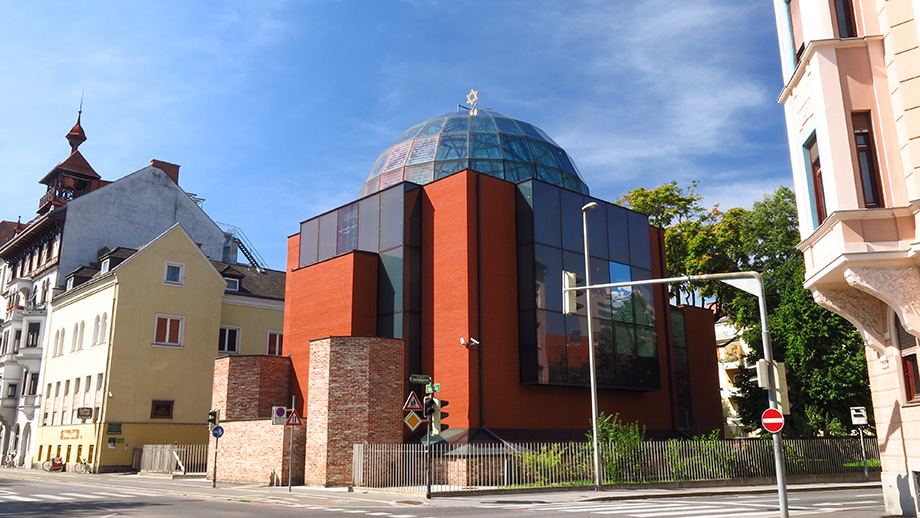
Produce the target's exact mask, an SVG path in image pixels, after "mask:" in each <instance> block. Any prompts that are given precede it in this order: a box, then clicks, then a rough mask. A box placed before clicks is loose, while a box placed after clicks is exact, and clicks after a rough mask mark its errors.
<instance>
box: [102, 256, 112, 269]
mask: <svg viewBox="0 0 920 518" xmlns="http://www.w3.org/2000/svg"><path fill="white" fill-rule="evenodd" d="M111 266H112V260H111V259H108V258H106V259H103V260H102V265H101V266H100V267H99V271H101V272H102V273H105V272H107V271H109V268H111Z"/></svg>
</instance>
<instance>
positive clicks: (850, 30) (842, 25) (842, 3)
mask: <svg viewBox="0 0 920 518" xmlns="http://www.w3.org/2000/svg"><path fill="white" fill-rule="evenodd" d="M851 2H852V0H836V1H835V7H836V14H837V31H838V32H839V34H840V37H841V38H854V37H856V23H855V19H854V17H853V4H852V3H851Z"/></svg>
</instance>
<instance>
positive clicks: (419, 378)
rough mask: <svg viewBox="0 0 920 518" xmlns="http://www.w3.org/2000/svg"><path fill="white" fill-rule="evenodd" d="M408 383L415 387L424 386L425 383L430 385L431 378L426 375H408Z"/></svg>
mask: <svg viewBox="0 0 920 518" xmlns="http://www.w3.org/2000/svg"><path fill="white" fill-rule="evenodd" d="M409 383H414V384H416V385H424V384H426V383H431V376H429V375H427V374H410V375H409Z"/></svg>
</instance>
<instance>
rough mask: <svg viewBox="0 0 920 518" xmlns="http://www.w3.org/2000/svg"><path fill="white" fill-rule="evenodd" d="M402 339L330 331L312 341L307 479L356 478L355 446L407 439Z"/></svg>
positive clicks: (338, 481) (335, 482)
mask: <svg viewBox="0 0 920 518" xmlns="http://www.w3.org/2000/svg"><path fill="white" fill-rule="evenodd" d="M404 369H405V368H404V366H403V343H402V341H401V340H394V339H387V338H373V337H350V336H349V337H339V336H336V337H328V338H321V339H318V340H313V341H312V342H311V343H310V390H309V401H308V404H307V407H308V410H307V416H306V421H307V430H308V434H307V446H306V451H307V466H306V482H307V484H311V485H326V486H341V485H348V484H351V481H352V477H351V469H352V446H353V445H354V444H356V443H365V442H374V443H401V442H402V423H401V421H402V418H403V414H402V405H403V400H402V395H403V384H404V375H403V371H404Z"/></svg>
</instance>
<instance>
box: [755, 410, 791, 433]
mask: <svg viewBox="0 0 920 518" xmlns="http://www.w3.org/2000/svg"><path fill="white" fill-rule="evenodd" d="M760 422H761V423H762V424H763V428H764V430H766V431H768V432H770V433H776V432H779V431H780V430H782V429H783V425H784V424H785V423H786V419H785V418H784V417H783V414H781V413H780V411H779V410H776V409H775V408H768V409H766V410H764V412H763V415H762V416H760Z"/></svg>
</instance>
